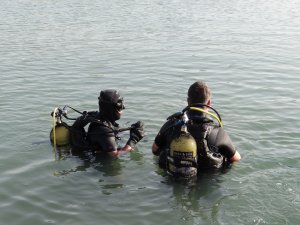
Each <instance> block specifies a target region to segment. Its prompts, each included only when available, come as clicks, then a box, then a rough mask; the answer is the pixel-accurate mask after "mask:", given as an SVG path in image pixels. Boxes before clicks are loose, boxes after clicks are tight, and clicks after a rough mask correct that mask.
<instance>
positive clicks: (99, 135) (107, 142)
mask: <svg viewBox="0 0 300 225" xmlns="http://www.w3.org/2000/svg"><path fill="white" fill-rule="evenodd" d="M117 129H118V124H116V123H115V124H112V123H111V122H109V121H106V120H103V119H101V118H98V120H97V121H95V122H92V123H91V124H90V126H89V128H88V132H87V142H88V143H89V145H90V147H91V149H92V150H93V151H95V152H96V153H105V152H112V151H115V150H117V148H118V144H117V132H116V130H117Z"/></svg>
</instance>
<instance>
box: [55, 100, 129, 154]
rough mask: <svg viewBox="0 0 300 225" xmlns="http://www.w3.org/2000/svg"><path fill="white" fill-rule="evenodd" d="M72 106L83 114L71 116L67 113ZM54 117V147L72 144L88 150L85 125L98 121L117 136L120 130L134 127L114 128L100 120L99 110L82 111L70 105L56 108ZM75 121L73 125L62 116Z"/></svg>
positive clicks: (74, 148) (76, 148) (74, 147)
mask: <svg viewBox="0 0 300 225" xmlns="http://www.w3.org/2000/svg"><path fill="white" fill-rule="evenodd" d="M68 108H70V109H72V110H73V111H75V112H77V113H79V114H81V116H79V117H77V118H70V117H68V115H67V109H68ZM51 116H52V118H53V128H52V129H51V131H50V141H51V143H53V145H54V147H56V146H58V147H61V146H65V145H71V146H72V149H73V150H87V149H89V148H90V145H89V143H88V141H87V132H86V130H85V127H86V126H87V125H88V124H90V123H92V122H96V123H99V124H101V125H103V126H106V127H109V128H111V129H110V131H109V132H111V133H113V135H115V136H116V137H117V134H118V133H119V132H123V131H126V130H130V129H133V127H132V126H130V127H126V128H114V127H110V126H109V125H108V124H107V123H105V122H104V121H102V120H100V119H99V118H98V117H99V112H98V111H89V112H87V111H84V112H80V111H78V110H76V109H74V108H72V107H70V106H64V107H63V108H59V107H58V108H55V109H54V111H53V112H52V113H51ZM63 117H64V118H66V119H68V120H73V121H75V122H74V123H73V124H72V125H68V124H67V123H65V122H63V120H62V118H63Z"/></svg>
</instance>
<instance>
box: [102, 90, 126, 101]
mask: <svg viewBox="0 0 300 225" xmlns="http://www.w3.org/2000/svg"><path fill="white" fill-rule="evenodd" d="M98 99H99V103H100V102H103V103H115V104H116V103H118V101H120V100H122V98H121V95H120V93H119V92H118V91H117V90H114V89H107V90H103V91H101V92H100V96H99V98H98Z"/></svg>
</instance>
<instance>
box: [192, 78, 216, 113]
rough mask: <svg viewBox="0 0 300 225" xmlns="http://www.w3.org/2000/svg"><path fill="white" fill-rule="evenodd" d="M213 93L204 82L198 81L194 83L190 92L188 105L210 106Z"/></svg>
mask: <svg viewBox="0 0 300 225" xmlns="http://www.w3.org/2000/svg"><path fill="white" fill-rule="evenodd" d="M210 98H211V92H210V89H209V87H208V86H207V84H206V83H204V82H203V81H196V82H195V83H193V84H192V85H191V86H190V87H189V90H188V98H187V101H188V105H193V104H197V103H198V104H199V103H200V104H205V105H208V106H210V104H211V101H210ZM205 108H206V107H205Z"/></svg>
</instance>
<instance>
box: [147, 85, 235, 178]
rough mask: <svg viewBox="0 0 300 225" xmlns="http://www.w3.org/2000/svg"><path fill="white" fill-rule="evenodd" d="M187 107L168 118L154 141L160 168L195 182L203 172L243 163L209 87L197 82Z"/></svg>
mask: <svg viewBox="0 0 300 225" xmlns="http://www.w3.org/2000/svg"><path fill="white" fill-rule="evenodd" d="M187 103H188V106H187V107H186V108H185V109H184V110H182V112H179V113H175V114H173V115H171V116H170V117H168V119H167V122H166V123H165V124H164V125H163V126H162V127H161V129H160V131H159V133H158V134H157V136H156V137H155V139H154V142H153V145H152V153H153V154H154V155H156V156H159V166H160V167H161V168H163V169H166V170H167V173H168V174H170V175H171V176H173V177H175V178H191V177H194V176H196V175H197V172H199V171H204V170H212V169H219V168H222V167H224V166H225V165H228V164H230V163H231V162H234V161H239V160H240V159H241V156H240V154H239V152H238V151H237V150H236V148H235V146H234V145H233V143H232V141H231V139H230V137H229V135H228V134H227V133H226V132H225V131H224V129H223V127H222V121H221V117H220V115H219V114H218V112H217V111H216V110H215V109H213V108H212V107H211V92H210V89H209V87H208V86H207V85H206V83H204V82H202V81H197V82H195V83H193V84H192V85H191V86H190V87H189V90H188V98H187ZM210 109H211V110H213V111H214V112H215V113H216V114H214V113H211V112H210V111H209V110H210ZM213 119H214V120H213ZM215 121H217V122H218V124H216V123H215Z"/></svg>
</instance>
